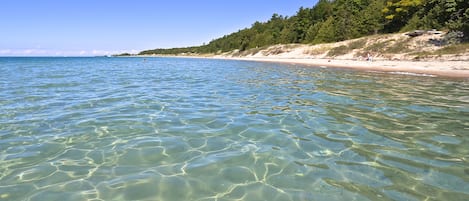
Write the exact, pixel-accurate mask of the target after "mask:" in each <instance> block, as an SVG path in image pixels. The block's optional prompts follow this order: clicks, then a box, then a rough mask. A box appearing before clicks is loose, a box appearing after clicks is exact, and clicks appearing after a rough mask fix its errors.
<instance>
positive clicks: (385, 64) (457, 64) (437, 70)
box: [215, 56, 469, 78]
mask: <svg viewBox="0 0 469 201" xmlns="http://www.w3.org/2000/svg"><path fill="white" fill-rule="evenodd" d="M215 58H223V59H235V60H247V61H262V62H280V63H295V64H305V65H310V66H316V67H336V68H349V69H355V70H364V71H378V72H392V73H414V74H420V75H428V76H442V77H455V78H469V61H386V60H374V61H371V62H370V61H364V60H352V59H312V58H281V57H273V56H272V57H215Z"/></svg>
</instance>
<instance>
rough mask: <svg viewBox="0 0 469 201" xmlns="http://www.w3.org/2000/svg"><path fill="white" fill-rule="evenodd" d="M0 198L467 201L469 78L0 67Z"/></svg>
mask: <svg viewBox="0 0 469 201" xmlns="http://www.w3.org/2000/svg"><path fill="white" fill-rule="evenodd" d="M0 72H1V75H0V200H49V201H50V200H197V201H205V200H271V201H273V200H282V201H283V200H286V201H288V200H469V193H468V192H469V159H468V157H469V135H468V134H469V81H468V80H450V79H443V78H428V77H416V76H406V75H388V74H379V73H366V72H354V71H347V70H335V69H322V68H311V67H305V66H295V65H286V64H273V63H256V62H244V61H224V60H204V59H175V58H147V59H146V60H145V61H144V59H143V58H0Z"/></svg>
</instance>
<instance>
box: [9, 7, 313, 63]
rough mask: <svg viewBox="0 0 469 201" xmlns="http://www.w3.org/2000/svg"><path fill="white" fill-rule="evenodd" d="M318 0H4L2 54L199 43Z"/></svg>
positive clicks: (113, 50) (69, 53)
mask: <svg viewBox="0 0 469 201" xmlns="http://www.w3.org/2000/svg"><path fill="white" fill-rule="evenodd" d="M316 1H317V0H197V1H196V0H171V1H169V0H163V1H157V0H153V1H152V0H134V1H129V0H125V1H124V0H6V1H1V2H0V27H1V28H0V56H88V55H105V54H115V53H121V52H132V53H137V52H139V51H142V50H147V49H154V48H170V47H186V46H194V45H201V44H203V43H204V42H209V41H211V40H212V39H215V38H218V37H221V36H223V35H226V34H230V33H232V32H235V31H238V30H239V29H243V28H246V27H249V26H251V24H253V23H254V22H255V21H267V20H268V19H270V17H271V16H272V14H273V13H278V14H281V15H284V16H291V15H294V14H295V13H296V11H298V9H299V8H300V7H301V6H303V7H312V6H313V5H314V4H315V3H316Z"/></svg>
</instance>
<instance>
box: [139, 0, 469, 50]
mask: <svg viewBox="0 0 469 201" xmlns="http://www.w3.org/2000/svg"><path fill="white" fill-rule="evenodd" d="M416 29H423V30H428V29H438V30H449V31H458V32H461V33H463V34H459V35H463V38H461V39H464V40H468V39H469V0H319V2H318V3H317V4H316V5H315V6H314V7H312V8H303V7H301V8H300V9H299V10H298V11H297V13H296V15H294V16H291V17H284V16H282V15H278V14H273V15H272V17H271V19H270V20H269V21H267V22H255V23H254V24H253V25H252V26H251V27H250V28H246V29H242V30H239V31H238V32H235V33H232V34H229V35H225V36H223V37H221V38H218V39H215V40H213V41H211V42H210V43H208V44H207V45H202V46H195V47H186V48H172V49H154V50H146V51H142V52H140V53H139V54H141V55H142V54H180V53H199V54H200V53H217V52H228V51H232V50H236V49H238V50H240V51H244V50H247V49H250V48H256V47H264V46H269V45H274V44H289V43H305V44H318V43H328V42H337V41H343V40H348V39H353V38H358V37H362V36H367V35H372V34H378V33H394V32H400V31H411V30H416Z"/></svg>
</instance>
